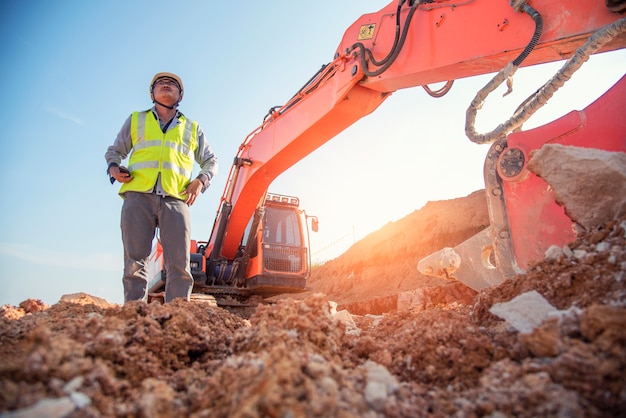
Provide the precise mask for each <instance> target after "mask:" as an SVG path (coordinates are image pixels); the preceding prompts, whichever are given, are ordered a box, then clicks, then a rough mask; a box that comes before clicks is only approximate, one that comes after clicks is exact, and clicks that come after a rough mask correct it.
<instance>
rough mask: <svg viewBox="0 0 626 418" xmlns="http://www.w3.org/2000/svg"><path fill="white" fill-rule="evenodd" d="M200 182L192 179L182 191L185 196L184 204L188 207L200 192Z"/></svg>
mask: <svg viewBox="0 0 626 418" xmlns="http://www.w3.org/2000/svg"><path fill="white" fill-rule="evenodd" d="M202 186H203V184H202V182H201V181H200V180H198V179H194V180H192V181H191V183H189V184H188V185H187V188H186V189H185V190H183V193H182V194H183V195H184V196H185V203H186V204H188V205H189V206H191V205H193V203H194V202H195V201H196V198H197V197H198V195H199V194H200V193H201V192H202Z"/></svg>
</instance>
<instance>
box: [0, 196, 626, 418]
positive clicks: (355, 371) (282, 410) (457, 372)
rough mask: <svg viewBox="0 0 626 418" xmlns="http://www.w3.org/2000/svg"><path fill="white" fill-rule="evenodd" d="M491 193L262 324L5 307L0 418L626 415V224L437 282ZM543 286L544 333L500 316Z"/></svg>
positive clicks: (386, 238) (197, 310)
mask: <svg viewBox="0 0 626 418" xmlns="http://www.w3.org/2000/svg"><path fill="white" fill-rule="evenodd" d="M483 193H484V192H482V191H481V192H477V193H474V194H472V195H470V196H468V197H466V198H461V199H454V200H450V201H444V202H431V203H428V204H427V205H426V206H425V207H424V208H422V209H421V210H419V211H416V212H414V213H413V214H410V215H409V216H407V217H406V218H404V219H401V220H399V221H397V222H393V223H390V224H388V225H387V226H385V227H384V228H382V229H381V230H379V231H377V232H375V233H373V234H371V235H370V236H368V237H366V238H365V239H364V240H362V241H361V242H359V243H357V244H355V245H354V246H353V247H352V248H351V249H350V250H349V251H348V252H346V253H345V254H344V255H342V256H341V257H339V258H337V259H335V260H332V261H330V262H328V263H326V264H324V265H323V266H321V267H319V268H317V269H316V270H315V271H314V274H313V277H312V278H311V279H310V282H309V285H310V287H311V291H309V292H307V293H305V294H301V295H296V296H295V297H294V296H292V297H288V298H279V299H278V300H277V301H275V303H273V304H268V305H263V306H260V307H259V308H258V309H257V311H256V312H255V313H254V314H253V315H252V316H251V317H250V318H249V320H246V319H242V318H240V317H238V316H235V315H233V314H231V313H229V312H227V311H225V310H222V309H220V308H216V307H213V306H210V305H209V304H205V303H200V302H194V303H188V302H182V301H175V302H173V303H170V304H167V305H162V304H157V303H152V304H145V303H142V302H132V303H128V304H126V305H123V306H120V305H114V304H110V303H108V302H107V301H105V300H102V299H99V298H97V297H94V296H90V295H85V294H79V295H68V296H66V297H64V298H62V300H61V301H59V302H58V303H57V304H55V305H53V306H46V305H44V304H43V303H41V302H40V301H37V300H32V299H29V300H27V301H24V302H23V303H21V304H20V306H19V307H15V306H4V307H2V309H1V313H0V316H1V317H0V416H2V417H38V416H46V417H174V416H176V417H179V416H180V417H182V416H190V417H447V416H458V417H483V416H488V417H493V418H496V417H508V416H516V417H618V416H626V385H625V380H626V379H625V378H624V376H625V372H626V370H625V368H626V286H625V284H624V281H625V280H626V273H625V272H626V246H625V243H626V220H624V219H622V220H619V221H612V222H609V223H606V224H603V225H600V226H598V227H596V228H594V229H593V230H590V231H588V232H587V233H585V234H584V235H582V236H580V237H579V239H578V240H577V241H576V242H575V243H571V244H570V245H568V246H567V247H566V248H564V249H563V251H560V252H557V253H556V254H553V255H552V256H551V258H550V259H549V260H547V259H546V260H540V261H538V262H537V263H536V264H534V265H532V266H531V267H530V268H529V270H528V273H527V274H525V275H520V276H518V277H516V278H514V279H511V280H508V281H506V282H504V283H503V284H501V285H500V286H497V287H494V288H490V289H486V290H483V291H481V292H479V293H477V292H474V291H471V290H469V289H467V288H464V287H463V286H462V285H459V284H458V283H451V282H447V281H445V280H443V279H433V278H427V277H424V276H421V275H420V274H419V273H418V272H417V269H416V264H417V261H418V260H419V259H420V258H421V257H422V256H424V255H427V254H429V253H431V252H433V251H436V250H438V249H440V248H442V247H445V246H454V245H456V244H458V243H460V242H462V241H463V240H465V239H466V238H469V237H470V236H471V235H473V234H475V233H476V232H478V231H480V230H481V229H483V228H485V227H486V226H487V225H488V217H487V210H486V206H485V202H484V194H483ZM415 289H423V290H424V295H425V298H424V303H423V304H422V305H421V306H419V307H415V306H413V307H411V309H404V310H398V295H399V294H400V293H401V292H403V291H408V290H415ZM531 290H534V291H537V292H539V294H541V295H542V296H543V297H544V298H545V299H546V300H547V301H548V302H549V303H550V304H551V305H553V306H554V307H555V308H556V309H558V310H559V311H558V314H557V315H554V316H552V317H550V318H548V319H547V320H545V321H544V322H543V323H542V324H541V325H540V326H539V327H537V328H535V329H534V330H533V331H532V332H528V333H521V332H519V331H517V330H516V329H515V328H513V327H512V326H510V325H509V324H508V323H507V322H505V321H503V320H501V319H499V318H498V317H496V316H494V315H493V314H491V313H490V308H491V307H492V306H493V305H494V304H495V303H500V302H506V301H509V300H511V299H513V298H514V297H516V296H518V295H520V294H523V293H526V292H528V291H531ZM329 301H334V302H336V304H337V307H336V309H335V304H332V303H329Z"/></svg>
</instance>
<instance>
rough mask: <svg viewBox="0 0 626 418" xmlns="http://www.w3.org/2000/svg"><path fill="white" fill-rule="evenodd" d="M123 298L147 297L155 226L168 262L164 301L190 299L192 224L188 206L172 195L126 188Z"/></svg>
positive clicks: (191, 282)
mask: <svg viewBox="0 0 626 418" xmlns="http://www.w3.org/2000/svg"><path fill="white" fill-rule="evenodd" d="M120 225H121V229H122V242H123V243H124V278H123V282H124V301H125V302H128V301H131V300H147V297H148V280H149V277H148V257H149V256H150V251H151V249H152V241H153V239H154V236H155V232H156V228H157V227H158V228H159V229H160V241H161V245H162V247H163V260H164V264H165V272H166V282H165V302H170V301H172V300H174V299H175V298H185V299H187V300H189V295H190V294H191V289H192V287H193V277H192V276H191V272H190V270H189V257H190V256H189V251H190V245H191V243H190V239H191V226H190V218H189V207H188V206H187V204H186V203H185V202H183V201H182V200H179V199H175V198H173V197H161V196H159V195H157V194H156V193H137V192H127V193H126V194H125V198H124V204H123V206H122V219H121V223H120Z"/></svg>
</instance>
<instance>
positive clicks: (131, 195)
mask: <svg viewBox="0 0 626 418" xmlns="http://www.w3.org/2000/svg"><path fill="white" fill-rule="evenodd" d="M183 94H184V88H183V82H182V80H181V79H180V77H178V76H177V75H176V74H172V73H158V74H156V75H155V76H154V77H153V79H152V82H151V83H150V97H151V98H152V102H153V103H154V107H152V109H149V110H146V111H142V112H133V113H132V114H131V115H130V116H129V117H128V119H126V122H124V125H123V126H122V129H121V130H120V132H119V133H118V135H117V138H116V139H115V142H114V143H113V145H112V146H110V147H109V148H108V150H107V152H106V154H105V158H106V161H107V164H108V169H107V173H108V174H109V177H110V179H111V183H114V182H115V180H117V181H118V182H120V183H122V187H121V189H120V191H119V194H120V195H121V196H122V198H123V199H124V203H123V206H122V216H121V223H120V225H121V229H122V242H123V244H124V278H123V283H124V301H125V302H128V301H132V300H144V301H145V300H147V295H148V280H149V277H148V271H147V263H148V257H149V255H150V252H151V249H152V241H153V239H154V236H155V231H156V228H157V227H158V228H159V229H160V234H159V235H160V241H161V245H162V247H163V259H164V264H165V272H166V283H165V301H166V302H170V301H172V300H174V299H175V298H186V299H187V300H189V295H190V294H191V289H192V287H193V277H192V276H191V272H190V270H189V252H190V239H191V231H190V230H191V227H190V218H189V206H191V205H193V203H194V202H195V201H196V198H197V197H198V195H199V194H200V193H201V192H202V193H203V192H204V191H205V190H206V189H207V188H208V187H209V184H210V182H211V179H212V178H213V176H214V175H215V174H216V173H217V158H216V157H215V155H213V152H212V151H211V148H210V146H209V144H208V142H207V140H206V138H205V136H204V133H203V132H202V129H200V126H199V125H198V123H197V122H195V121H192V120H191V119H187V118H186V117H185V116H184V115H183V114H182V113H181V112H179V111H178V110H177V109H176V108H177V107H178V104H179V103H180V101H181V100H182V98H183ZM131 152H132V153H131ZM128 154H130V158H129V161H128V168H126V167H124V166H122V165H121V163H122V160H124V159H125V158H126V157H127V156H128ZM194 160H195V161H196V162H197V163H198V164H199V165H200V173H199V174H198V176H197V177H196V178H195V179H193V180H191V172H192V169H193V165H194Z"/></svg>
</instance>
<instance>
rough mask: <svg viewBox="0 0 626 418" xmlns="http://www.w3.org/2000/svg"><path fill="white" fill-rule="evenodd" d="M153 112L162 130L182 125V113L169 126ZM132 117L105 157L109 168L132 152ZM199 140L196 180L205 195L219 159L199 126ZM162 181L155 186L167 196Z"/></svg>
mask: <svg viewBox="0 0 626 418" xmlns="http://www.w3.org/2000/svg"><path fill="white" fill-rule="evenodd" d="M151 111H152V113H153V114H154V116H155V117H156V118H157V120H158V121H159V125H160V126H161V129H162V130H163V129H165V128H166V127H167V130H170V129H173V128H175V127H176V126H177V125H178V124H180V123H181V121H180V116H182V113H181V112H180V111H178V112H177V113H176V116H175V117H174V119H173V120H172V122H171V123H170V124H169V125H167V122H168V121H162V120H161V119H159V116H158V114H157V113H156V110H155V108H154V107H153V108H152V109H151ZM131 117H132V116H129V117H128V118H127V119H126V121H125V122H124V125H122V128H121V129H120V132H119V133H118V134H117V137H116V138H115V142H114V143H113V145H111V146H110V147H109V148H108V149H107V152H106V153H105V155H104V158H105V159H106V162H107V166H108V167H109V168H110V167H111V166H112V165H118V166H119V165H121V163H122V160H124V159H125V158H126V157H127V156H128V155H129V154H130V152H131V151H132V148H133V143H132V139H131V134H130V122H131ZM197 138H198V148H197V149H196V151H195V154H194V158H195V160H196V162H197V163H198V164H199V165H200V173H199V174H198V176H197V177H196V178H197V179H198V180H200V181H201V182H202V185H203V186H202V192H203V193H204V191H205V190H206V189H207V188H208V187H209V185H210V184H211V179H212V178H213V177H214V176H215V175H216V174H217V167H218V165H217V157H216V156H215V155H214V154H213V151H211V147H210V145H209V143H208V141H207V140H206V137H205V136H204V132H202V129H201V128H200V126H198V132H197ZM107 173H108V169H107ZM160 180H161V177H160V176H159V179H158V180H157V184H156V185H155V191H156V192H157V193H158V194H165V192H164V191H163V188H162V187H161V181H160Z"/></svg>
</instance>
